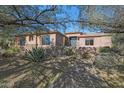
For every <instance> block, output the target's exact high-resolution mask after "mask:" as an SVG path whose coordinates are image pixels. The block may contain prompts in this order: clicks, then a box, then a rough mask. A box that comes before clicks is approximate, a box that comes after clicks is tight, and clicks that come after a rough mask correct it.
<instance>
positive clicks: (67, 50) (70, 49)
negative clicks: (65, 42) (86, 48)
mask: <svg viewBox="0 0 124 93" xmlns="http://www.w3.org/2000/svg"><path fill="white" fill-rule="evenodd" d="M65 54H66V55H67V56H71V55H73V54H74V51H73V49H72V48H65Z"/></svg>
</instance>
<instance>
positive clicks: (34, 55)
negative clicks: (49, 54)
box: [26, 48, 44, 62]
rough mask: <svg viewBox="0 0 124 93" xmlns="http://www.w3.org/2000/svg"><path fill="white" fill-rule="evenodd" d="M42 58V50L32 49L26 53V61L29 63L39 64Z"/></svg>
mask: <svg viewBox="0 0 124 93" xmlns="http://www.w3.org/2000/svg"><path fill="white" fill-rule="evenodd" d="M43 58H44V49H43V48H32V50H28V51H27V52H26V60H28V61H30V62H41V61H42V60H43Z"/></svg>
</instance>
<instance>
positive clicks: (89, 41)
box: [85, 39, 94, 45]
mask: <svg viewBox="0 0 124 93" xmlns="http://www.w3.org/2000/svg"><path fill="white" fill-rule="evenodd" d="M85 45H94V39H85Z"/></svg>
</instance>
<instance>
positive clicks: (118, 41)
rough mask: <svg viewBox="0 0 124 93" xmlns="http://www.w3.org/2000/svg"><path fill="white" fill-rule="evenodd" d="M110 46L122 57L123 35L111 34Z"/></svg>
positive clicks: (123, 53) (123, 47)
mask: <svg viewBox="0 0 124 93" xmlns="http://www.w3.org/2000/svg"><path fill="white" fill-rule="evenodd" d="M112 44H113V46H112V47H113V48H114V49H116V50H118V53H120V54H121V55H124V33H117V34H113V36H112Z"/></svg>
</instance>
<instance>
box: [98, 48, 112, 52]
mask: <svg viewBox="0 0 124 93" xmlns="http://www.w3.org/2000/svg"><path fill="white" fill-rule="evenodd" d="M110 50H111V48H110V47H108V46H106V47H101V48H100V49H99V52H101V53H108V52H110Z"/></svg>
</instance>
